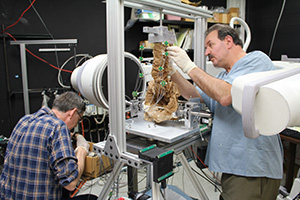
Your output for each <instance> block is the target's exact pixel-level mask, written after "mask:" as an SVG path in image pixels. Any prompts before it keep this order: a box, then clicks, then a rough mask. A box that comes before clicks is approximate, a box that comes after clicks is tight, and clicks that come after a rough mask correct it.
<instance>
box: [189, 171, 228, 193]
mask: <svg viewBox="0 0 300 200" xmlns="http://www.w3.org/2000/svg"><path fill="white" fill-rule="evenodd" d="M191 169H192V170H193V171H194V172H195V173H197V174H198V175H199V176H201V177H202V178H203V179H205V180H206V181H207V182H209V183H210V184H212V185H213V186H214V187H215V188H216V189H217V190H218V191H219V192H220V193H222V192H221V190H220V189H219V188H218V185H219V184H217V183H216V182H214V181H212V180H211V179H209V178H206V177H205V176H203V175H201V174H200V173H199V172H197V171H196V170H195V169H194V168H192V167H191ZM202 173H203V172H202ZM204 174H205V173H204Z"/></svg>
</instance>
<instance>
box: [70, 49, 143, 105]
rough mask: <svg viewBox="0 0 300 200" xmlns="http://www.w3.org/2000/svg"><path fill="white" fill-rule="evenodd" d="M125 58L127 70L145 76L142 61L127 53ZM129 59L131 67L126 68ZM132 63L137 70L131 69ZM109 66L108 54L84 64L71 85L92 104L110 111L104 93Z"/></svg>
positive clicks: (79, 68) (72, 76) (73, 75)
mask: <svg viewBox="0 0 300 200" xmlns="http://www.w3.org/2000/svg"><path fill="white" fill-rule="evenodd" d="M124 56H125V68H128V69H127V70H137V69H139V70H140V72H141V73H143V74H144V70H143V68H142V66H141V64H140V61H139V60H138V59H137V58H136V57H135V56H134V55H132V54H130V53H127V52H125V53H124ZM128 59H129V60H130V61H132V62H131V63H130V66H126V63H127V62H126V61H129V60H128ZM132 63H133V64H134V65H135V66H134V68H135V69H134V68H132V69H129V67H132ZM107 65H108V61H107V54H101V55H98V56H95V57H94V58H92V59H89V60H87V61H86V62H84V63H83V64H82V65H81V66H80V67H77V68H76V69H75V70H74V71H73V73H72V75H71V84H72V86H73V88H74V89H75V90H76V91H78V92H80V93H81V94H82V96H84V97H85V98H87V99H88V100H89V102H90V103H92V104H94V105H96V106H99V107H102V108H105V109H108V107H109V105H108V100H107V98H106V96H105V94H104V91H103V89H104V88H103V87H104V86H106V85H104V84H103V75H104V71H105V70H106V68H107ZM142 79H143V83H142V86H141V90H142V93H143V94H144V93H145V89H146V82H145V80H144V78H142ZM127 80H128V79H127ZM124 98H125V97H124Z"/></svg>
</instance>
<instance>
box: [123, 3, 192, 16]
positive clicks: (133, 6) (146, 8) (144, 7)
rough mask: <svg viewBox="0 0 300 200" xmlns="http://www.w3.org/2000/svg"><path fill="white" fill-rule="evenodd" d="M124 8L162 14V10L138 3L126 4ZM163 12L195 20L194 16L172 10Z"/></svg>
mask: <svg viewBox="0 0 300 200" xmlns="http://www.w3.org/2000/svg"><path fill="white" fill-rule="evenodd" d="M124 6H125V7H130V8H138V9H145V10H151V11H154V12H160V8H157V7H153V6H145V5H141V4H137V3H131V2H124ZM161 12H162V13H163V14H167V15H175V16H178V17H182V18H188V19H194V18H195V16H194V15H188V14H182V13H178V12H174V11H170V10H167V9H162V10H161Z"/></svg>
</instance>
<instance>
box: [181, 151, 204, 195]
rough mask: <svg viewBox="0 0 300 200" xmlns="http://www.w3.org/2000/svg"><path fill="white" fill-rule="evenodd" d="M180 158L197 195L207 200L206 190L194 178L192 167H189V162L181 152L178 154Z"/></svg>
mask: <svg viewBox="0 0 300 200" xmlns="http://www.w3.org/2000/svg"><path fill="white" fill-rule="evenodd" d="M178 157H179V159H180V161H181V164H182V166H183V168H184V170H185V171H186V173H187V175H188V176H189V178H190V180H191V182H192V183H193V185H194V187H195V189H196V191H197V193H198V194H199V197H200V198H201V199H202V200H207V199H208V196H207V195H206V193H205V191H204V189H203V188H202V186H201V184H200V182H199V180H198V179H197V178H196V177H195V176H194V174H193V172H192V169H191V167H190V166H189V164H188V161H187V160H186V158H185V156H184V154H183V152H180V153H179V154H178Z"/></svg>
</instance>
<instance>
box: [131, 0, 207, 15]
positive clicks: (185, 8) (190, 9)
mask: <svg viewBox="0 0 300 200" xmlns="http://www.w3.org/2000/svg"><path fill="white" fill-rule="evenodd" d="M126 1H128V2H133V3H137V4H141V5H146V6H153V7H158V8H164V9H167V10H170V11H173V12H177V13H180V14H191V15H195V16H202V17H206V18H209V17H212V12H211V11H208V10H204V9H202V8H198V7H194V6H190V5H186V4H182V3H174V2H171V1H165V0H161V1H158V0H126Z"/></svg>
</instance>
